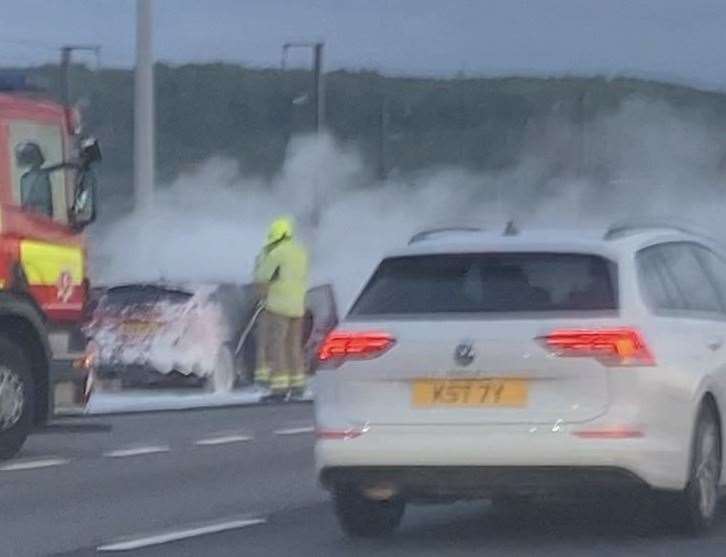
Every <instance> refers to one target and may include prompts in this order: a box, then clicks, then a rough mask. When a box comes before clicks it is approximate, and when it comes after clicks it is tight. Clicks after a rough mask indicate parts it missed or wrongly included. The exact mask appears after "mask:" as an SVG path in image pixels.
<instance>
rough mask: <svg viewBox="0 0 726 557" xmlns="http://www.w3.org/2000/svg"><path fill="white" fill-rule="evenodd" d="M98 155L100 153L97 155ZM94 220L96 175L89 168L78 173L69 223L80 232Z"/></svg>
mask: <svg viewBox="0 0 726 557" xmlns="http://www.w3.org/2000/svg"><path fill="white" fill-rule="evenodd" d="M99 154H100V153H99ZM95 220H96V175H95V174H94V173H93V171H92V170H91V169H89V168H86V169H80V170H79V171H78V179H77V181H76V190H75V193H74V195H73V205H72V206H71V208H70V221H71V224H72V225H73V227H74V228H76V229H78V230H80V229H82V228H85V227H86V226H88V225H89V224H91V223H92V222H93V221H95Z"/></svg>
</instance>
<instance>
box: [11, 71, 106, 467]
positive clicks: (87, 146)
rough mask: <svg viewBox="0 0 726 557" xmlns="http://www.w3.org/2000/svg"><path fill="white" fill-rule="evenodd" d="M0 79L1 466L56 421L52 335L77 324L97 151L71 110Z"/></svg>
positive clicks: (84, 292) (85, 286) (81, 304)
mask: <svg viewBox="0 0 726 557" xmlns="http://www.w3.org/2000/svg"><path fill="white" fill-rule="evenodd" d="M18 81H22V80H18V79H13V80H11V82H10V83H4V82H3V79H2V77H0V459H1V458H8V457H11V456H12V455H14V454H15V453H16V452H17V451H18V450H19V449H20V447H21V446H22V444H23V442H24V441H25V438H26V437H27V435H28V433H29V432H30V431H31V429H32V428H33V427H34V426H36V425H39V424H42V423H43V422H44V421H45V420H46V418H47V417H48V414H49V404H50V402H49V401H50V399H51V397H50V389H51V385H50V380H49V367H50V358H51V354H50V349H49V343H48V330H49V328H51V327H52V328H57V327H64V326H72V325H74V324H77V323H78V322H79V321H80V319H81V317H82V314H83V310H84V305H85V301H86V295H87V292H88V281H87V279H86V250H85V239H84V236H83V229H84V227H85V226H86V225H88V224H90V223H91V222H92V221H93V220H94V218H95V197H96V196H95V177H94V174H93V172H92V170H91V165H92V164H93V163H94V162H96V161H98V160H100V158H101V154H100V150H99V148H98V144H97V142H96V141H95V140H94V139H92V138H84V137H83V136H82V135H81V134H80V133H79V131H80V129H79V128H80V126H79V118H78V115H77V113H75V112H74V111H73V110H71V109H69V108H67V107H64V106H61V105H60V104H57V103H55V102H52V101H49V100H46V99H43V98H41V97H39V96H37V94H35V93H30V92H28V91H26V90H24V86H23V84H22V83H18Z"/></svg>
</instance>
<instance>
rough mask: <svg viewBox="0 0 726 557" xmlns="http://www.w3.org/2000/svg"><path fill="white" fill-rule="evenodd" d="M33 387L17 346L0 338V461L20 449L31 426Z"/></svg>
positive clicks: (26, 365) (25, 360) (31, 377)
mask: <svg viewBox="0 0 726 557" xmlns="http://www.w3.org/2000/svg"><path fill="white" fill-rule="evenodd" d="M34 401H35V387H34V383H33V376H32V374H31V373H30V364H29V363H28V360H27V358H26V357H25V355H24V354H23V351H22V350H21V349H20V347H19V346H18V345H17V344H15V343H14V342H12V341H10V340H9V339H8V338H6V337H4V336H0V460H2V459H7V458H11V457H12V456H14V455H15V454H16V453H17V452H18V451H19V450H20V448H21V447H22V446H23V443H24V442H25V439H26V438H27V436H28V434H29V433H30V430H31V429H32V427H33V408H34Z"/></svg>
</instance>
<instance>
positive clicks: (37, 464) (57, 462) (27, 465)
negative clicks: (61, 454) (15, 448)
mask: <svg viewBox="0 0 726 557" xmlns="http://www.w3.org/2000/svg"><path fill="white" fill-rule="evenodd" d="M69 462H70V461H69V460H67V459H65V458H43V459H38V460H26V461H19V462H11V463H10V464H5V465H3V466H0V471H3V472H10V471H13V470H35V469H36V468H48V467H50V466H62V465H63V464H68V463H69Z"/></svg>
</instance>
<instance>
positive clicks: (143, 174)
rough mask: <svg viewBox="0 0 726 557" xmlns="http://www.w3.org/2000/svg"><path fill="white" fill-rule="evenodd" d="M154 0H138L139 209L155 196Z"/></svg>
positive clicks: (136, 172)
mask: <svg viewBox="0 0 726 557" xmlns="http://www.w3.org/2000/svg"><path fill="white" fill-rule="evenodd" d="M151 39H152V21H151V0H137V1H136V75H135V81H134V191H135V194H136V200H135V201H136V207H137V209H142V210H147V209H150V208H151V205H152V204H153V198H154V65H153V64H154V61H153V51H152V42H151Z"/></svg>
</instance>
